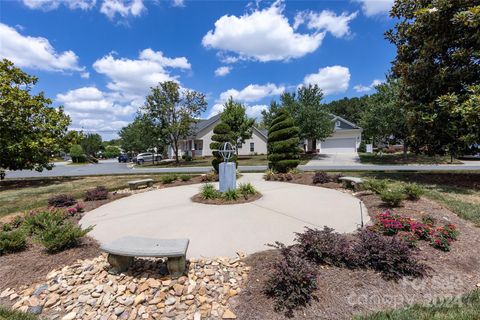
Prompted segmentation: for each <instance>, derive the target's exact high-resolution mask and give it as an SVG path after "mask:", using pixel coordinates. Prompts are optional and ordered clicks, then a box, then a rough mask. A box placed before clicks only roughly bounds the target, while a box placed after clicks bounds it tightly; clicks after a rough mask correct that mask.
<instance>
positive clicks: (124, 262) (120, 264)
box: [107, 254, 133, 274]
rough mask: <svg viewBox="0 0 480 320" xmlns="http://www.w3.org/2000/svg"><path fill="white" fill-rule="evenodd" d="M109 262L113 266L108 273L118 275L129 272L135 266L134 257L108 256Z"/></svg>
mask: <svg viewBox="0 0 480 320" xmlns="http://www.w3.org/2000/svg"><path fill="white" fill-rule="evenodd" d="M107 261H108V263H110V265H111V266H112V268H111V269H110V270H109V271H108V272H109V273H113V274H118V273H122V272H125V271H127V269H128V268H129V267H130V266H131V265H132V264H133V257H125V256H118V255H116V254H108V257H107Z"/></svg>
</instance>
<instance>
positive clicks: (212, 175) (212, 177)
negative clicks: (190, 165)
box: [202, 170, 218, 182]
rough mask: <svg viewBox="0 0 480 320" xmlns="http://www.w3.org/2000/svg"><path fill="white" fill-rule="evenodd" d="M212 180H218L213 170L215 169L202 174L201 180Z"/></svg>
mask: <svg viewBox="0 0 480 320" xmlns="http://www.w3.org/2000/svg"><path fill="white" fill-rule="evenodd" d="M213 181H218V174H217V173H216V172H215V170H212V171H210V172H208V173H206V174H205V175H202V182H213Z"/></svg>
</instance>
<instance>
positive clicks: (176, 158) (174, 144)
mask: <svg viewBox="0 0 480 320" xmlns="http://www.w3.org/2000/svg"><path fill="white" fill-rule="evenodd" d="M173 152H174V153H175V163H177V164H178V163H179V162H180V161H178V141H175V142H174V143H173Z"/></svg>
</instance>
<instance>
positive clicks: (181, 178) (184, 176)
mask: <svg viewBox="0 0 480 320" xmlns="http://www.w3.org/2000/svg"><path fill="white" fill-rule="evenodd" d="M190 179H192V176H190V175H188V174H182V175H181V176H180V180H182V181H184V182H186V181H189V180H190Z"/></svg>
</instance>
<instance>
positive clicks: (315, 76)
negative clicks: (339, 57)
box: [303, 66, 350, 95]
mask: <svg viewBox="0 0 480 320" xmlns="http://www.w3.org/2000/svg"><path fill="white" fill-rule="evenodd" d="M349 82H350V71H349V70H348V68H346V67H342V66H330V67H325V68H320V69H319V70H318V72H317V73H312V74H308V75H306V76H305V78H304V79H303V83H304V84H305V85H309V84H312V85H315V84H316V85H318V86H319V87H320V88H321V89H322V90H323V93H324V94H325V95H329V94H333V93H340V92H344V91H346V90H347V89H348V85H349Z"/></svg>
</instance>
